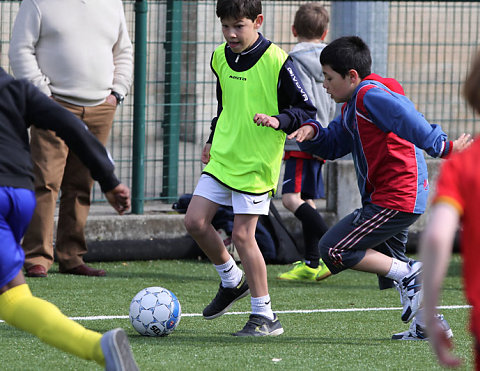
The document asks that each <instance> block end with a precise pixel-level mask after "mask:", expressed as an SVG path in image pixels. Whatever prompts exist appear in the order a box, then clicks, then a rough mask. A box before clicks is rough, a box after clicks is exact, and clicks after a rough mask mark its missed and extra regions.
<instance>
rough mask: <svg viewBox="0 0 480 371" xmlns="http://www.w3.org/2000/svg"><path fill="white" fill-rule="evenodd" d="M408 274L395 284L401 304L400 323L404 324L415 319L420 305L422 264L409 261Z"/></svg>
mask: <svg viewBox="0 0 480 371" xmlns="http://www.w3.org/2000/svg"><path fill="white" fill-rule="evenodd" d="M408 265H409V266H410V273H409V274H407V275H406V276H405V277H403V279H402V280H401V281H400V282H398V283H395V286H396V287H397V290H398V291H399V293H400V302H401V303H402V306H403V309H402V321H403V322H405V323H408V322H410V320H411V319H412V318H413V317H415V314H417V311H418V310H419V309H420V306H421V304H422V294H423V293H422V290H421V289H422V278H421V274H422V263H421V262H418V261H413V260H411V261H409V262H408Z"/></svg>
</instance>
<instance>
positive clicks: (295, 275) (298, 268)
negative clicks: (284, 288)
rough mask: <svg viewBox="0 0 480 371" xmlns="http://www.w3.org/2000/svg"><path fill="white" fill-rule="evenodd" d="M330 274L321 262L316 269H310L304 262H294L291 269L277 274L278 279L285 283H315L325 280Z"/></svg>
mask: <svg viewBox="0 0 480 371" xmlns="http://www.w3.org/2000/svg"><path fill="white" fill-rule="evenodd" d="M330 274H331V273H330V271H329V270H328V268H327V267H326V266H325V264H324V263H323V261H321V260H320V265H319V266H318V268H310V267H309V266H308V265H307V264H306V263H305V262H302V261H296V262H295V263H293V269H291V270H289V271H288V272H285V273H281V274H279V275H278V278H279V279H281V280H286V281H305V282H316V281H320V280H322V279H324V278H327V277H328V276H330Z"/></svg>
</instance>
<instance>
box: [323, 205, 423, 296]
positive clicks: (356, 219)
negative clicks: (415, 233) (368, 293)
mask: <svg viewBox="0 0 480 371" xmlns="http://www.w3.org/2000/svg"><path fill="white" fill-rule="evenodd" d="M419 217H420V214H410V213H404V212H401V211H396V210H391V209H386V208H383V207H380V206H377V205H374V204H367V205H364V206H363V208H361V209H357V210H355V211H354V212H353V213H351V214H349V215H347V216H346V217H345V218H343V219H342V220H340V221H339V222H338V223H337V224H335V225H334V226H333V227H331V228H330V229H329V230H328V231H327V232H326V233H325V235H324V236H323V237H322V239H321V240H320V242H319V247H320V254H321V256H322V259H323V261H324V262H325V264H326V265H327V267H328V268H329V269H330V271H331V272H332V273H333V274H336V273H339V272H341V271H343V270H345V269H348V268H351V267H353V266H355V265H356V264H358V263H359V262H360V260H362V259H363V257H364V256H365V252H366V250H367V249H369V248H372V249H374V250H376V251H379V252H381V253H383V254H385V255H388V256H390V257H393V258H396V259H398V260H401V261H408V260H409V259H408V258H407V257H406V256H405V252H406V246H407V239H408V227H409V226H410V225H412V224H413V223H414V222H415V221H416V220H417V219H418V218H419ZM379 283H380V289H383V288H389V287H392V284H393V282H392V280H390V279H388V278H385V277H379Z"/></svg>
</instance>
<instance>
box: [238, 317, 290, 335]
mask: <svg viewBox="0 0 480 371" xmlns="http://www.w3.org/2000/svg"><path fill="white" fill-rule="evenodd" d="M281 334H283V327H282V325H281V323H280V321H279V320H278V317H277V315H276V314H274V315H273V320H270V319H268V318H267V317H264V316H259V315H258V314H250V317H249V318H248V322H247V324H246V325H245V326H244V327H243V329H241V330H240V331H238V332H236V333H234V334H232V335H233V336H277V335H281Z"/></svg>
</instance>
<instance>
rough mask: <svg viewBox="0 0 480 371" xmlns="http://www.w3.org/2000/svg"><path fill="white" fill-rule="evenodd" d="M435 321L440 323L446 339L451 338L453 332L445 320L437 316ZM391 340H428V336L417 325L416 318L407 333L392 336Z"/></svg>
mask: <svg viewBox="0 0 480 371" xmlns="http://www.w3.org/2000/svg"><path fill="white" fill-rule="evenodd" d="M437 319H438V320H439V321H440V326H442V329H443V330H444V331H445V334H446V335H447V339H450V338H452V337H453V332H452V329H451V328H450V325H449V324H448V322H447V320H446V319H445V318H443V315H442V314H438V315H437ZM392 340H428V336H427V333H426V332H425V328H424V327H422V326H420V325H417V321H416V318H414V319H413V321H412V324H411V325H410V328H409V329H408V330H407V331H403V332H399V333H398V334H394V335H393V336H392Z"/></svg>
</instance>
